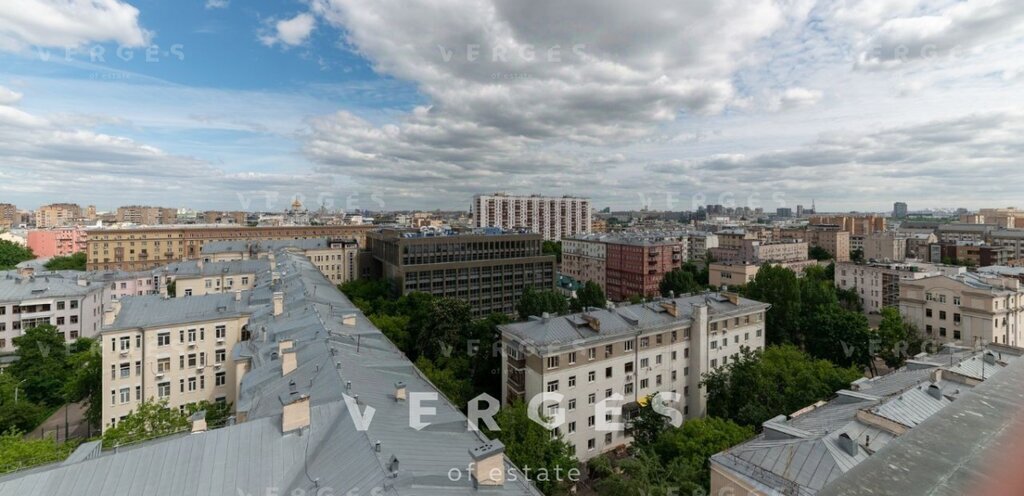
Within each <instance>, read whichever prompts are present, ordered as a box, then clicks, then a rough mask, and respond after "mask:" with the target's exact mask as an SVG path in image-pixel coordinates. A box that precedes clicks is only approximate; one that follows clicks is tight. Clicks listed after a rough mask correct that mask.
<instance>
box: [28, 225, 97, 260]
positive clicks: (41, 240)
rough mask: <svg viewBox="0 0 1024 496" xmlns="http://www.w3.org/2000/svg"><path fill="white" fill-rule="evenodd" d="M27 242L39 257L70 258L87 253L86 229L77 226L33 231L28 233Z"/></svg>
mask: <svg viewBox="0 0 1024 496" xmlns="http://www.w3.org/2000/svg"><path fill="white" fill-rule="evenodd" d="M27 242H28V247H29V248H31V249H32V253H34V254H35V256H37V257H40V258H49V257H63V256H68V255H72V254H75V253H78V252H84V251H85V249H86V235H85V229H82V228H81V227H75V226H69V227H55V228H52V229H33V230H31V231H29V232H28V236H27Z"/></svg>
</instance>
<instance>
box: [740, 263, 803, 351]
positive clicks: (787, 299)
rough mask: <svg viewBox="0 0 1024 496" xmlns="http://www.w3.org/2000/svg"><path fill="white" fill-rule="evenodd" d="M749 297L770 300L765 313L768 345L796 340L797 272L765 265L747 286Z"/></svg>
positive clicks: (797, 317)
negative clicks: (769, 306)
mask: <svg viewBox="0 0 1024 496" xmlns="http://www.w3.org/2000/svg"><path fill="white" fill-rule="evenodd" d="M745 291H746V296H747V297H748V298H751V299H754V300H757V301H761V302H764V303H770V304H771V305H772V307H771V308H770V309H769V310H768V312H767V315H766V316H765V332H766V334H767V336H766V342H767V344H781V343H794V342H799V341H800V339H801V335H800V293H801V291H800V282H799V281H798V280H797V277H796V273H794V272H793V271H792V270H789V269H787V268H785V267H780V266H777V265H764V266H763V267H761V269H760V270H758V272H757V275H756V276H754V280H752V281H750V283H749V284H747V287H746V290H745Z"/></svg>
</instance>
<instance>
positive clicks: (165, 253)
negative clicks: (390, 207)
mask: <svg viewBox="0 0 1024 496" xmlns="http://www.w3.org/2000/svg"><path fill="white" fill-rule="evenodd" d="M371 229H373V226H372V225H365V226H350V225H339V226H280V227H277V226H275V227H244V226H224V225H189V226H155V227H139V228H124V229H96V230H90V231H89V232H88V234H87V241H86V246H87V250H86V254H87V263H86V266H87V268H88V270H112V269H120V270H126V271H136V270H147V269H153V268H156V267H159V266H161V265H166V264H169V263H172V262H179V261H182V260H189V259H196V258H200V257H201V256H202V255H201V254H202V249H203V246H204V245H205V244H207V243H211V242H217V241H247V240H297V239H312V238H343V239H355V240H356V241H357V242H358V243H359V244H360V245H363V244H364V242H365V234H366V232H367V231H369V230H371Z"/></svg>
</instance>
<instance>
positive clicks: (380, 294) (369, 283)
mask: <svg viewBox="0 0 1024 496" xmlns="http://www.w3.org/2000/svg"><path fill="white" fill-rule="evenodd" d="M338 289H339V290H340V291H341V292H342V293H345V296H348V298H349V299H350V300H352V303H354V304H355V305H356V306H357V307H359V309H360V310H362V311H363V313H365V314H366V315H370V314H372V313H377V312H379V309H378V308H377V305H378V304H379V303H381V301H382V300H391V299H393V296H394V291H393V289H392V287H391V283H390V282H388V281H387V280H384V279H356V280H354V281H349V282H346V283H344V284H339V285H338Z"/></svg>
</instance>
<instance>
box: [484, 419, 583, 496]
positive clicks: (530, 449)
mask: <svg viewBox="0 0 1024 496" xmlns="http://www.w3.org/2000/svg"><path fill="white" fill-rule="evenodd" d="M494 421H495V422H496V423H497V424H498V428H499V429H501V430H498V431H487V432H486V434H487V437H489V438H491V439H498V440H500V441H501V442H502V443H503V444H504V445H505V454H506V455H507V456H508V457H509V458H510V459H511V460H512V462H513V463H515V464H516V465H517V466H518V467H519V468H520V469H521V470H529V472H530V473H531V474H534V476H535V474H537V473H538V471H539V470H541V469H545V470H546V471H547V473H548V474H549V475H550V477H547V478H548V479H549V480H546V481H542V480H539V479H534V480H535V482H536V485H537V488H538V489H540V490H541V492H543V493H544V494H546V495H548V496H552V495H562V494H566V493H567V492H568V489H569V485H570V484H569V480H568V478H567V477H566V473H567V472H568V471H569V469H571V468H575V467H576V460H575V459H574V458H573V456H572V455H571V454H570V453H569V444H568V443H566V442H565V441H563V440H562V437H561V436H558V437H557V438H554V439H552V438H551V432H550V431H548V430H547V429H545V428H544V426H542V425H540V424H538V423H536V422H534V421H533V420H531V419H530V417H529V416H528V415H527V410H526V405H525V404H523V403H522V402H516V403H515V404H513V405H511V406H507V407H504V408H502V409H501V410H500V411H498V414H497V415H495V416H494ZM556 468H557V469H559V471H560V472H561V474H562V477H561V478H560V479H561V480H556V478H555V477H554V474H555V473H556ZM531 478H532V477H531Z"/></svg>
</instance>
